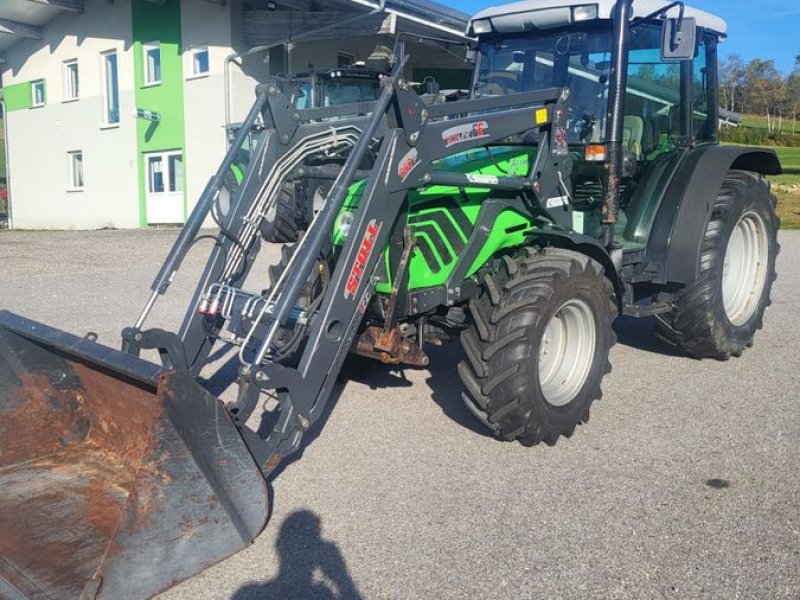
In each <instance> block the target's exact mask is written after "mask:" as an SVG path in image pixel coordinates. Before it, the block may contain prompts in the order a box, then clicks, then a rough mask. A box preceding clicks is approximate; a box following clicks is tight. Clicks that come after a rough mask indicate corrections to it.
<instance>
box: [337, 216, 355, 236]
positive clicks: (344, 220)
mask: <svg viewBox="0 0 800 600" xmlns="http://www.w3.org/2000/svg"><path fill="white" fill-rule="evenodd" d="M336 227H337V229H338V230H339V233H340V234H341V235H342V237H343V238H345V239H346V238H347V236H348V235H350V229H351V228H352V227H353V213H351V212H350V211H349V210H345V211H342V213H341V214H340V215H339V222H338V223H337V225H336Z"/></svg>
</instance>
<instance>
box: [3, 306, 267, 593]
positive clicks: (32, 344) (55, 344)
mask: <svg viewBox="0 0 800 600" xmlns="http://www.w3.org/2000/svg"><path fill="white" fill-rule="evenodd" d="M268 515H269V497H268V492H267V487H266V483H265V481H264V479H263V477H262V475H261V473H260V471H259V470H258V468H257V467H256V464H255V462H254V460H253V459H252V457H251V456H250V454H249V452H248V450H247V447H246V446H245V444H244V442H243V441H242V438H241V437H240V435H239V433H238V431H237V429H236V427H235V426H234V424H233V422H232V421H231V419H230V417H229V416H228V413H227V411H226V410H225V408H224V406H223V405H222V403H221V402H220V401H219V400H218V399H217V398H216V397H214V396H212V395H210V394H209V393H208V392H206V391H205V390H204V389H203V388H201V387H200V386H199V385H198V384H197V383H196V382H195V381H194V380H193V379H192V378H191V377H189V376H188V375H185V374H181V373H178V372H174V371H172V372H167V371H164V370H163V369H162V368H160V367H158V366H156V365H153V364H151V363H148V362H146V361H143V360H140V359H138V358H135V357H132V356H130V355H128V354H125V353H122V352H118V351H116V350H112V349H111V348H107V347H105V346H102V345H100V344H97V343H94V342H90V341H88V340H84V339H81V338H77V337H75V336H72V335H69V334H66V333H64V332H61V331H58V330H55V329H53V328H50V327H47V326H45V325H41V324H39V323H35V322H33V321H29V320H27V319H23V318H21V317H19V316H16V315H13V314H11V313H8V312H0V598H3V599H7V598H8V599H14V600H16V599H18V598H27V599H39V598H43V599H44V598H47V599H54V598H58V599H59V600H60V599H69V598H80V599H82V600H84V599H86V600H88V599H94V598H103V599H106V598H108V599H111V598H113V599H115V600H117V599H127V598H131V599H138V598H148V597H151V596H152V595H154V594H156V593H158V592H159V591H162V590H165V589H167V588H169V587H170V586H172V585H174V584H176V583H177V582H179V581H181V580H183V579H186V578H188V577H191V576H192V575H194V574H195V573H198V572H199V571H202V570H203V569H205V568H207V567H209V566H211V565H212V564H214V563H216V562H219V561H220V560H222V559H223V558H225V557H227V556H229V555H231V554H233V553H235V552H237V551H238V550H240V549H242V548H243V547H245V546H246V545H248V544H249V543H250V542H251V541H252V540H253V539H254V538H255V537H256V536H257V535H258V534H259V533H260V531H261V530H262V529H263V527H264V525H265V524H266V521H267V518H268Z"/></svg>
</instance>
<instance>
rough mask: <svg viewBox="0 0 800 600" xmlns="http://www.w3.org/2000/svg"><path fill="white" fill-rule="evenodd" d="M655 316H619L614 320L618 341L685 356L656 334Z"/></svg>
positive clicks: (648, 350) (652, 351)
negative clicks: (638, 317)
mask: <svg viewBox="0 0 800 600" xmlns="http://www.w3.org/2000/svg"><path fill="white" fill-rule="evenodd" d="M655 326H656V320H655V317H644V318H640V319H637V318H634V317H619V318H618V319H617V320H616V321H614V332H615V333H616V334H617V342H618V343H620V344H622V345H623V346H629V347H630V348H636V349H637V350H642V351H644V352H651V353H653V354H663V355H665V356H683V355H682V354H680V353H678V352H677V351H676V350H675V349H674V348H672V347H670V346H669V345H667V344H666V343H665V342H662V341H661V340H660V339H658V338H657V337H656V336H655V333H654V332H655Z"/></svg>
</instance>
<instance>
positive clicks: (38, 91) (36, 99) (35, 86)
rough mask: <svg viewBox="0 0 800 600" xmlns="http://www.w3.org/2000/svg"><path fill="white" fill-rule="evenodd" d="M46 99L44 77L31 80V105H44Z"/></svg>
mask: <svg viewBox="0 0 800 600" xmlns="http://www.w3.org/2000/svg"><path fill="white" fill-rule="evenodd" d="M46 100H47V94H46V92H45V86H44V79H38V80H36V81H32V82H31V106H34V107H36V106H44V103H45V101H46Z"/></svg>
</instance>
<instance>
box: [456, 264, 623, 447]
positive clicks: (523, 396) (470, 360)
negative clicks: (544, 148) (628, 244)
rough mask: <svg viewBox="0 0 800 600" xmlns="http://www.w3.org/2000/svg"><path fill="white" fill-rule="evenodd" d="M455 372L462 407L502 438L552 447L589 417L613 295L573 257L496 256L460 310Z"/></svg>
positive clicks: (596, 272) (604, 365)
mask: <svg viewBox="0 0 800 600" xmlns="http://www.w3.org/2000/svg"><path fill="white" fill-rule="evenodd" d="M470 313H471V316H472V325H471V326H470V328H469V329H467V330H466V331H465V332H464V333H463V334H462V337H461V343H462V346H463V347H464V352H465V354H466V357H467V358H466V360H465V361H463V362H462V363H461V364H460V365H459V367H458V371H459V374H460V376H461V380H462V382H463V384H464V388H465V391H464V393H463V398H464V401H465V402H466V404H467V407H468V408H469V409H470V410H471V411H472V412H473V414H475V415H476V416H477V417H478V418H479V419H480V420H481V421H482V422H483V423H484V424H485V425H487V426H488V427H489V428H490V429H492V430H493V431H494V432H495V433H496V434H497V435H498V436H499V437H500V438H502V439H504V440H519V441H520V442H521V443H522V444H524V445H526V446H532V445H535V444H538V443H539V442H545V443H547V444H550V445H552V444H555V443H556V441H557V440H558V438H559V436H561V435H563V436H566V437H569V436H571V435H572V433H573V431H574V430H575V427H576V426H577V425H578V424H579V423H582V422H585V421H587V420H588V418H589V408H590V406H591V404H592V402H594V401H595V400H597V399H599V398H600V397H601V396H602V392H601V390H600V382H601V380H602V379H603V377H604V376H605V374H606V373H608V372H609V371H610V370H611V365H610V364H609V362H608V353H609V349H610V348H611V346H612V345H613V344H614V342H615V341H616V337H615V335H614V332H613V330H612V329H611V323H612V321H613V319H614V317H615V316H616V314H617V308H616V303H615V301H614V289H613V286H612V285H611V282H610V281H609V280H608V278H606V276H605V273H604V270H603V267H602V266H601V265H600V264H599V263H597V262H595V261H594V260H592V259H590V258H589V257H587V256H584V255H583V254H579V253H577V252H571V251H568V250H560V249H556V248H546V249H545V250H543V251H532V250H531V251H528V252H527V253H526V254H525V255H524V256H522V257H519V258H516V259H512V258H510V257H505V258H503V259H502V260H500V261H498V262H497V264H496V265H495V268H494V269H492V271H491V272H488V273H487V274H486V275H485V277H484V285H483V289H482V292H481V294H480V296H479V298H478V299H477V300H474V301H472V302H471V304H470Z"/></svg>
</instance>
